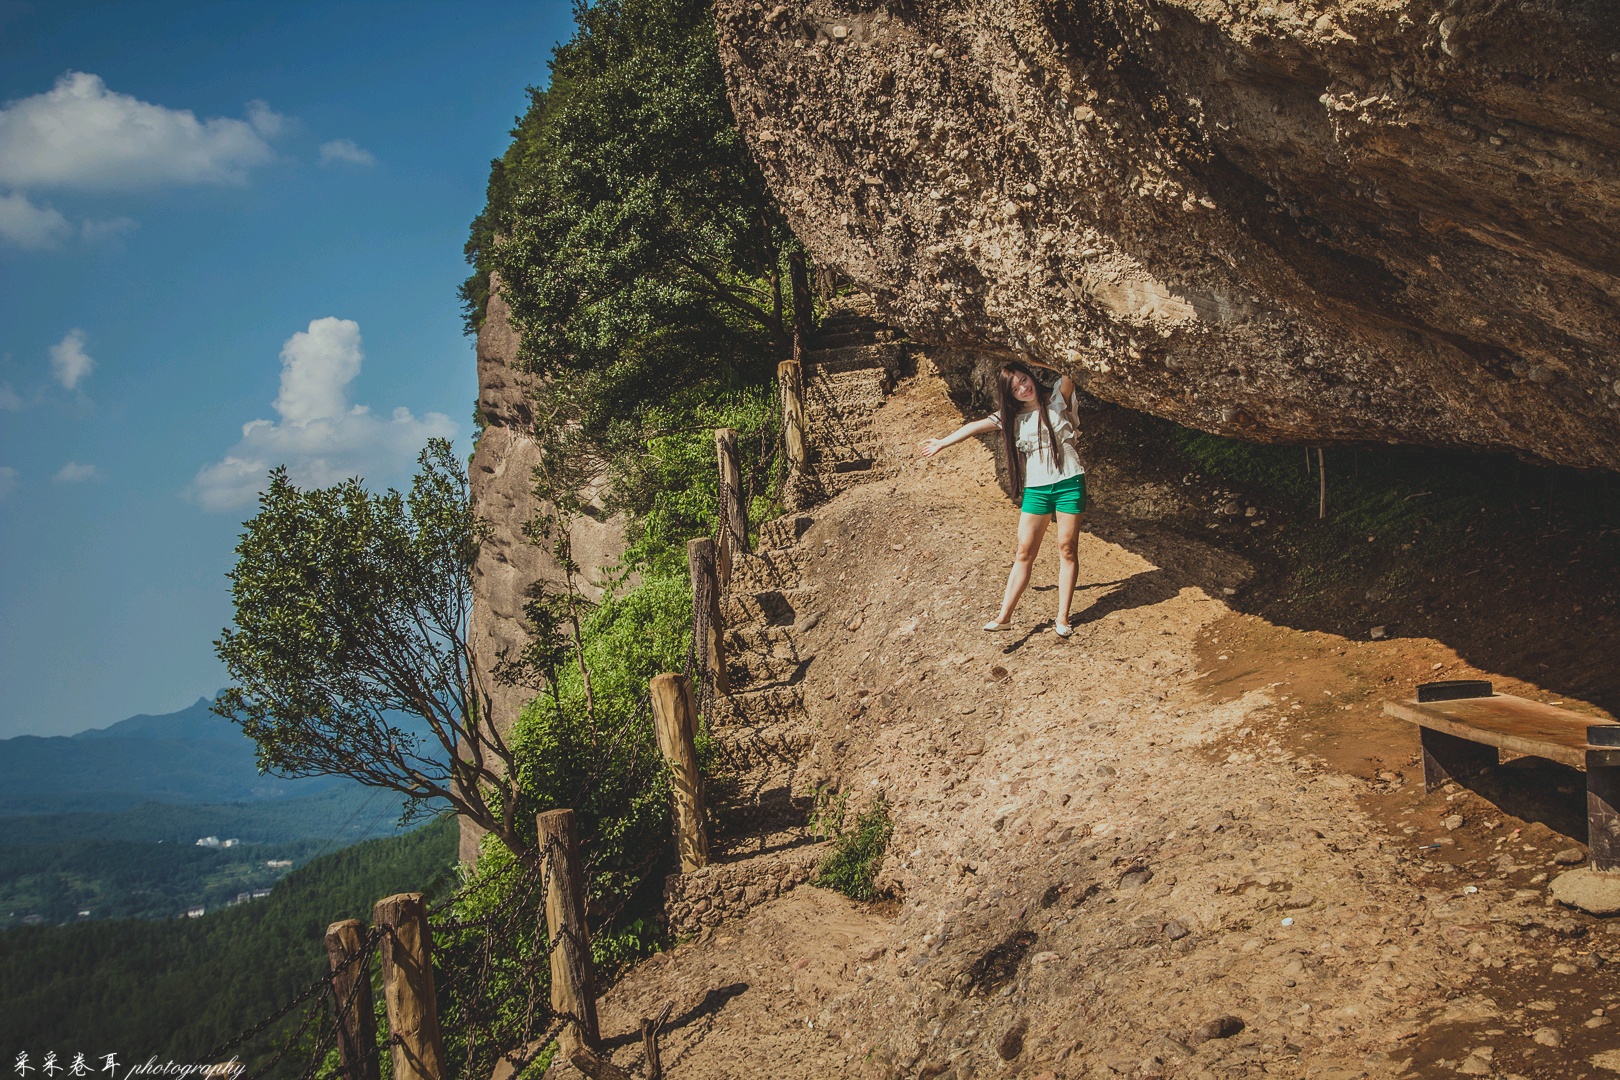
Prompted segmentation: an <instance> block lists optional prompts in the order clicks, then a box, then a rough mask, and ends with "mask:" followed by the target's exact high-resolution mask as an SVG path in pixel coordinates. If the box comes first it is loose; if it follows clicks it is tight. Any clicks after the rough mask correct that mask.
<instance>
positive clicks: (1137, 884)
mask: <svg viewBox="0 0 1620 1080" xmlns="http://www.w3.org/2000/svg"><path fill="white" fill-rule="evenodd" d="M1152 880H1153V871H1151V870H1149V869H1148V868H1147V867H1145V866H1144V867H1143V868H1142V869H1140V870H1129V871H1127V872H1126V873H1124V874H1123V875H1121V876H1120V879H1119V887H1120V888H1121V889H1140V888H1141V887H1142V886H1144V885H1146V884H1147V883H1148V882H1150V881H1152Z"/></svg>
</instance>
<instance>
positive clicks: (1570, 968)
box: [1552, 963, 1581, 975]
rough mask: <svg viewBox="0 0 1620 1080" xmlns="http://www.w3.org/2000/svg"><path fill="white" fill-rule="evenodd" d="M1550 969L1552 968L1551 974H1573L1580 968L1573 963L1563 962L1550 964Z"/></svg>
mask: <svg viewBox="0 0 1620 1080" xmlns="http://www.w3.org/2000/svg"><path fill="white" fill-rule="evenodd" d="M1552 969H1553V974H1554V975H1573V974H1575V973H1576V972H1577V971H1579V970H1581V969H1580V968H1578V967H1576V966H1575V965H1574V964H1564V963H1558V964H1554V965H1553V966H1552Z"/></svg>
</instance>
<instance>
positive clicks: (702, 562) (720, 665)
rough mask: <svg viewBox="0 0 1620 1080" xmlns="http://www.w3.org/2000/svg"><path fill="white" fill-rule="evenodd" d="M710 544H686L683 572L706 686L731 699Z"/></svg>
mask: <svg viewBox="0 0 1620 1080" xmlns="http://www.w3.org/2000/svg"><path fill="white" fill-rule="evenodd" d="M714 563H715V559H714V541H713V540H710V539H709V538H708V537H700V538H699V539H696V540H688V541H687V542H686V568H687V570H688V571H690V572H691V575H692V637H693V640H694V641H696V642H697V650H698V662H699V663H701V664H702V665H703V666H704V667H705V668H706V669H707V673H708V679H709V685H710V686H712V687H713V688H714V692H715V693H717V694H719V695H720V696H721V697H730V696H731V679H730V677H729V676H728V675H727V674H726V644H725V640H724V638H723V636H722V635H723V633H724V629H725V628H724V626H723V625H722V624H721V621H720V577H719V574H718V573H716V571H715V566H714Z"/></svg>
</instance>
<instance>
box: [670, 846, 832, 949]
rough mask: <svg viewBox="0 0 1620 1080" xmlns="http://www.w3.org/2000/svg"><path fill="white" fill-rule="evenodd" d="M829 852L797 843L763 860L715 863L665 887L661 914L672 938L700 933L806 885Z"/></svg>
mask: <svg viewBox="0 0 1620 1080" xmlns="http://www.w3.org/2000/svg"><path fill="white" fill-rule="evenodd" d="M830 848H831V845H830V844H827V843H819V844H818V843H803V842H801V843H797V844H793V845H792V846H784V847H782V848H779V849H777V850H775V851H770V852H767V853H765V854H762V855H750V856H747V857H743V858H738V859H735V860H733V861H729V862H714V863H711V864H710V865H708V866H705V867H703V868H702V869H700V870H694V871H692V872H691V873H687V874H671V875H670V876H669V877H668V878H667V879H666V880H665V882H664V911H665V912H666V913H667V915H668V917H669V932H670V934H671V935H672V936H674V937H677V938H678V937H685V936H688V935H691V934H696V933H699V932H701V931H703V930H705V929H708V928H709V927H713V926H718V925H719V924H720V922H721V921H722V920H725V919H735V918H737V917H738V916H740V915H744V914H746V913H747V912H748V911H749V909H750V908H753V907H754V906H756V905H758V904H763V903H764V902H765V901H767V900H771V899H774V898H776V897H778V896H781V895H782V894H783V893H786V892H790V891H791V890H793V889H795V888H797V887H798V886H801V885H803V884H805V883H806V882H807V881H809V880H810V879H811V878H812V877H814V876H815V871H816V865H817V864H818V863H819V862H820V861H821V860H822V859H823V858H825V857H826V853H827V851H828V850H829V849H830Z"/></svg>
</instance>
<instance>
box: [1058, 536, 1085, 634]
mask: <svg viewBox="0 0 1620 1080" xmlns="http://www.w3.org/2000/svg"><path fill="white" fill-rule="evenodd" d="M1057 542H1058V608H1057V621H1058V623H1059V625H1062V626H1067V625H1069V607H1070V605H1071V604H1072V603H1073V602H1074V583H1075V581H1076V579H1077V578H1078V577H1079V574H1080V559H1079V555H1078V552H1079V550H1080V515H1079V514H1065V513H1063V512H1062V511H1059V512H1058V516H1057Z"/></svg>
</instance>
